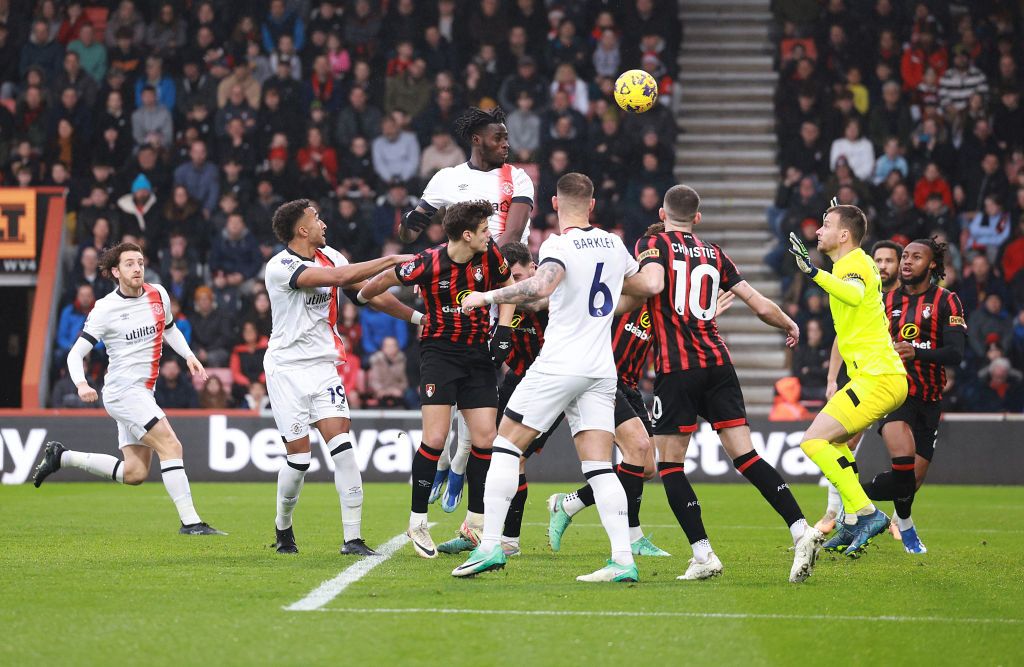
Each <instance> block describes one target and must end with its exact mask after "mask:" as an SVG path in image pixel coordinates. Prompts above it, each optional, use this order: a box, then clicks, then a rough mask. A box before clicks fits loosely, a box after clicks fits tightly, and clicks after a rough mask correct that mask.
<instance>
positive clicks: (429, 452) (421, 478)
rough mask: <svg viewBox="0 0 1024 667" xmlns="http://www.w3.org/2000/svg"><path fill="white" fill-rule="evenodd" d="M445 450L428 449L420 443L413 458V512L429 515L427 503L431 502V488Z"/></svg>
mask: <svg viewBox="0 0 1024 667" xmlns="http://www.w3.org/2000/svg"><path fill="white" fill-rule="evenodd" d="M442 451H443V450H440V449H434V448H433V447H427V445H426V444H424V443H422V442H421V443H420V448H419V449H417V450H416V454H415V456H413V457H412V511H413V512H416V513H417V514H426V513H427V501H428V500H430V487H432V486H433V485H434V473H436V472H437V460H438V459H439V458H441V452H442Z"/></svg>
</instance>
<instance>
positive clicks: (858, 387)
mask: <svg viewBox="0 0 1024 667" xmlns="http://www.w3.org/2000/svg"><path fill="white" fill-rule="evenodd" d="M905 400H907V376H906V375H896V374H895V373H893V374H888V375H866V374H865V375H858V376H856V377H854V378H851V380H850V381H849V382H848V383H847V384H846V385H845V386H844V387H843V388H842V389H840V390H839V391H837V392H836V393H835V395H834V396H832V398H831V399H829V401H828V403H826V404H825V407H824V408H822V412H824V413H825V414H827V415H828V416H830V417H832V418H834V419H835V420H836V421H838V422H839V423H840V424H842V425H843V428H845V429H846V432H847V433H849V434H850V435H854V434H856V433H860V432H861V431H863V430H864V429H866V428H867V427H868V426H871V424H873V423H874V422H876V421H878V420H879V419H881V418H882V417H884V416H886V415H887V414H889V413H890V412H892V411H893V410H895V409H896V408H898V407H900V406H901V405H903V402H904V401H905Z"/></svg>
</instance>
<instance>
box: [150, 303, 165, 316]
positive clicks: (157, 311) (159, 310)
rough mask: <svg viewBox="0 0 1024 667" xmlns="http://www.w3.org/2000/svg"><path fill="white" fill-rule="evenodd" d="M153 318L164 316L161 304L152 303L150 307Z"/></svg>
mask: <svg viewBox="0 0 1024 667" xmlns="http://www.w3.org/2000/svg"><path fill="white" fill-rule="evenodd" d="M152 308H153V315H154V317H163V316H164V305H163V304H162V303H154V304H153V305H152Z"/></svg>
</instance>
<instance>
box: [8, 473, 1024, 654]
mask: <svg viewBox="0 0 1024 667" xmlns="http://www.w3.org/2000/svg"><path fill="white" fill-rule="evenodd" d="M192 488H193V496H194V498H195V501H196V506H197V508H198V509H199V511H200V513H201V514H202V516H203V518H204V519H206V520H207V521H209V522H210V523H211V524H212V525H214V526H216V527H218V528H221V529H223V530H226V531H228V532H229V533H230V535H229V536H228V537H186V536H179V535H177V534H176V529H177V525H178V524H177V517H176V515H175V513H174V509H173V506H172V504H171V502H170V501H169V500H168V498H167V495H166V493H165V492H164V489H163V487H162V485H160V484H159V482H157V483H147V484H145V485H144V486H143V487H141V488H121V487H118V486H115V485H113V484H103V483H65V484H60V483H56V482H50V483H47V484H46V485H44V486H43V487H42V488H41V489H34V488H32V487H31V485H25V486H20V487H4V488H0V508H2V515H3V529H4V537H3V540H2V542H3V549H2V551H0V590H2V591H3V596H2V597H3V605H2V606H0V634H2V636H3V638H4V641H3V644H4V649H3V651H4V655H3V659H2V660H0V662H2V663H3V664H8V665H29V664H44V665H45V664H54V665H58V664H59V665H79V664H81V665H86V664H94V665H112V664H113V665H120V664H145V665H175V666H180V665H194V664H202V665H209V666H213V665H249V666H251V665H260V664H273V665H311V664H327V663H328V662H331V663H333V664H371V665H384V666H386V665H405V664H423V665H459V666H466V667H469V666H471V665H477V664H483V663H491V664H507V665H588V666H589V665H627V664H629V665H635V664H645V665H667V664H670V663H672V664H681V663H685V662H688V663H691V664H705V665H722V664H743V665H758V664H802V665H814V664H828V663H832V664H835V663H847V664H871V665H875V664H878V665H881V664H887V665H889V664H894V665H904V664H921V665H925V664H982V665H1010V664H1022V663H1024V594H1022V592H1021V589H1022V583H1024V567H1022V565H1021V553H1022V551H1024V525H1022V522H1021V517H1022V516H1024V512H1022V511H1024V487H1018V488H1012V487H950V486H945V487H941V486H932V487H926V489H925V491H924V492H923V494H922V496H921V497H920V498H919V500H918V503H917V505H916V507H915V518H916V519H917V523H918V527H919V529H920V533H921V535H922V538H923V539H924V541H925V543H926V544H927V546H928V548H929V550H930V552H929V553H928V554H926V555H923V556H910V555H908V554H905V553H904V552H903V549H902V546H901V545H899V543H896V542H894V541H893V540H892V539H891V538H890V537H889V536H888V534H885V535H883V536H880V537H879V538H878V539H877V540H876V545H877V546H876V545H873V546H872V547H870V548H869V551H868V553H867V554H866V555H865V556H864V557H863V558H861V559H860V560H857V561H851V560H848V559H845V558H839V557H832V556H827V555H823V556H822V557H821V559H820V560H819V562H818V566H817V569H816V570H815V573H814V576H813V577H812V578H811V579H810V580H809V581H808V582H807V583H805V584H803V585H793V584H790V583H788V581H787V576H788V573H789V567H790V564H791V553H790V552H789V551H788V550H787V548H788V547H789V546H790V539H789V532H788V531H787V530H786V528H785V527H784V526H783V525H782V522H781V521H780V520H779V518H778V517H777V516H776V515H775V514H774V513H773V512H772V511H771V509H770V508H769V507H768V506H767V504H766V503H764V501H763V500H762V499H761V497H760V496H759V495H758V494H757V492H756V491H755V490H754V489H753V488H751V487H750V486H748V485H745V484H735V485H698V487H697V492H698V494H699V495H700V497H701V502H702V506H703V511H704V517H705V522H706V524H707V527H708V532H709V534H710V537H711V541H712V544H713V546H714V547H715V551H716V552H717V553H718V554H719V556H720V557H721V559H722V561H723V563H724V564H725V574H724V575H723V576H722V577H720V578H717V579H714V580H710V581H701V582H683V581H676V579H675V577H676V576H677V575H679V574H682V573H683V571H684V570H685V569H686V562H687V559H688V558H689V557H690V553H689V552H690V550H689V547H688V545H686V544H685V539H684V538H683V536H682V532H681V531H680V530H679V528H678V527H677V524H676V523H675V520H674V518H673V516H672V513H671V511H670V510H669V509H668V506H667V503H666V501H665V497H664V492H663V490H662V489H661V485H660V484H658V483H656V482H655V483H649V484H648V485H647V487H646V489H645V498H644V504H643V511H642V512H641V518H642V520H643V522H644V524H645V527H646V528H647V530H648V532H653V534H654V542H655V543H656V544H658V545H659V546H661V547H663V548H665V549H667V550H668V551H670V552H672V554H673V556H672V557H671V558H648V559H644V560H641V561H640V563H639V568H640V577H641V582H640V583H639V584H634V585H622V584H583V583H577V582H576V581H575V576H576V575H578V574H583V573H587V572H590V571H592V570H595V569H597V568H598V567H599V566H601V565H602V564H603V563H604V560H605V558H607V552H608V543H607V538H606V537H605V534H604V532H603V530H602V529H601V527H600V524H599V520H598V516H597V514H596V512H595V511H594V510H593V509H588V510H584V512H583V513H581V514H579V515H577V517H576V520H575V521H574V523H573V525H572V526H571V527H570V528H569V530H568V531H567V532H566V535H565V539H564V542H563V545H562V551H561V552H560V553H558V554H552V553H551V552H550V550H549V548H548V546H547V540H546V537H545V529H546V526H547V511H546V508H545V506H544V501H545V499H546V498H547V496H548V495H549V494H551V493H553V492H555V491H560V490H561V491H569V490H571V488H572V486H571V485H558V486H556V485H551V484H531V486H530V497H529V501H528V503H527V508H526V514H525V519H524V527H523V538H522V544H523V555H521V556H518V557H514V558H511V559H510V560H509V564H508V566H507V567H506V569H505V570H503V571H500V572H493V573H487V574H485V575H482V576H480V577H477V578H475V579H471V580H465V579H455V578H453V577H451V576H450V572H451V569H452V568H453V567H455V566H456V565H457V564H459V563H461V562H462V558H461V557H455V556H446V555H444V554H441V556H440V557H439V558H438V559H436V560H423V559H421V558H418V557H416V556H415V555H414V554H413V551H412V548H411V546H410V545H408V544H406V545H404V546H402V547H401V548H399V549H398V550H397V551H396V552H395V553H394V555H393V556H392V557H391V558H389V559H386V560H383V561H382V562H380V563H379V564H378V565H377V566H376V567H373V568H369V567H368V561H369V560H372V559H367V560H364V561H359V560H357V559H352V558H349V557H344V556H340V555H339V554H338V547H339V545H340V542H341V522H340V518H339V509H338V496H337V494H336V492H335V490H334V486H333V484H328V483H310V484H307V485H306V487H305V488H304V489H303V492H302V498H301V501H300V504H299V507H298V509H297V510H296V514H295V530H296V537H297V540H298V544H299V549H300V551H301V553H300V554H299V555H298V556H278V555H277V554H275V553H274V551H273V550H272V549H270V548H268V546H267V545H268V544H269V543H270V542H272V541H273V539H272V538H273V512H274V494H275V487H274V485H273V484H272V483H260V484H242V483H238V484H230V483H229V484H193V487H192ZM795 491H796V494H797V498H798V499H799V500H800V502H801V504H802V505H803V507H804V509H805V511H806V512H807V513H808V516H809V518H810V519H811V521H813V520H815V519H816V518H817V517H818V515H819V512H820V510H821V509H822V508H823V505H824V502H825V493H824V490H822V489H821V488H818V487H814V486H809V485H808V486H798V487H796V488H795ZM408 500H409V487H408V486H407V485H402V484H368V485H367V487H366V499H365V508H364V514H363V525H364V531H363V532H364V537H365V538H366V539H367V542H368V543H370V544H371V545H373V546H377V545H380V544H383V543H385V542H388V541H389V540H392V539H393V538H396V536H399V535H401V534H402V533H403V531H404V529H405V526H406V523H407V517H408ZM884 509H885V510H886V511H887V512H889V511H891V507H885V508H884ZM464 510H465V502H463V504H462V505H461V506H460V507H459V509H458V510H457V511H456V512H455V513H453V514H444V513H443V512H441V510H440V505H439V504H438V505H435V506H432V507H431V520H432V521H436V522H437V525H436V526H434V528H433V529H432V531H431V532H432V534H433V536H434V539H435V541H437V542H441V541H443V540H445V539H448V538H449V537H450V536H451V535H453V534H454V531H455V530H456V529H457V527H458V525H459V523H460V522H461V520H462V518H463V514H464ZM398 541H400V540H396V542H398ZM359 562H362V563H364V565H361V566H358V567H357V569H355V570H349V571H348V572H347V573H346V574H344V575H342V576H341V577H339V573H341V572H342V571H343V570H345V569H346V568H349V567H352V566H354V565H355V564H356V563H359ZM358 575H361V576H358ZM328 580H334V584H335V585H334V588H333V589H332V591H331V592H336V590H337V589H338V588H339V587H340V586H339V585H337V584H338V582H341V583H347V584H348V585H347V587H345V588H344V589H343V590H341V592H340V593H339V594H337V595H336V596H335V597H333V598H330V596H329V595H326V596H321V597H319V598H317V599H316V600H315V601H314V602H312V603H311V602H309V600H310V598H309V597H308V596H310V594H311V593H312V592H313V591H314V590H315V589H317V588H318V587H319V586H320V585H321V583H322V582H325V581H328ZM314 597H315V596H314ZM304 599H305V600H306V602H305V603H304V604H305V605H306V606H315V604H317V603H320V602H322V603H323V604H322V606H321V607H320V608H319V609H318V610H316V611H290V610H287V609H286V608H287V607H289V606H292V605H296V603H299V601H300V600H304ZM299 606H302V605H299Z"/></svg>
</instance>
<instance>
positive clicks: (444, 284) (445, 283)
mask: <svg viewBox="0 0 1024 667" xmlns="http://www.w3.org/2000/svg"><path fill="white" fill-rule="evenodd" d="M449 285H451V283H450V282H448V281H447V280H442V281H441V282H439V283H437V286H438V287H440V288H441V289H448V286H449Z"/></svg>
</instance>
